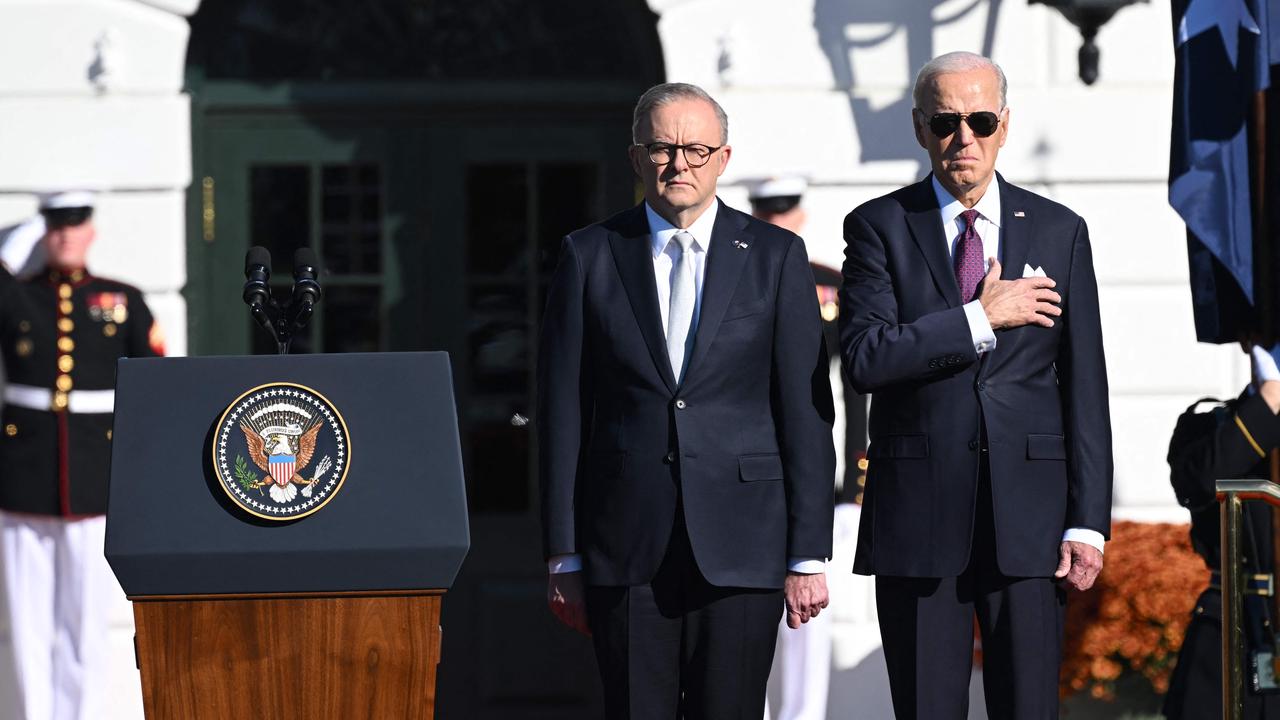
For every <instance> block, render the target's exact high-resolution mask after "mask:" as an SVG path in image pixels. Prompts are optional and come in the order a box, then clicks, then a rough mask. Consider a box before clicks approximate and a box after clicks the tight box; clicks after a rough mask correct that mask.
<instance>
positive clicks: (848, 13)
mask: <svg viewBox="0 0 1280 720" xmlns="http://www.w3.org/2000/svg"><path fill="white" fill-rule="evenodd" d="M1002 2H1003V0H970V1H969V2H968V3H967V4H965V5H964V6H963V7H961V8H959V9H958V10H955V11H951V12H949V13H948V14H946V15H941V16H939V12H938V9H939V8H940V7H941V6H942V5H954V4H955V2H954V0H915V1H913V2H901V1H900V0H814V7H813V24H814V27H815V29H816V30H817V31H818V43H819V44H820V45H821V47H822V52H823V53H824V54H825V55H826V56H827V61H828V62H829V63H831V73H832V75H833V76H834V78H835V83H836V87H837V88H840V89H841V90H843V91H844V92H845V93H847V94H848V96H849V109H850V110H851V111H852V114H853V122H854V127H855V128H856V131H857V133H858V144H859V147H860V148H861V155H860V156H859V157H858V158H856V160H857V161H858V162H873V161H883V160H897V161H902V160H911V161H915V162H916V163H919V164H920V165H921V171H918V172H917V173H916V175H917V176H918V175H920V174H922V172H923V161H922V160H921V156H920V148H919V147H917V146H916V142H915V139H914V138H913V137H912V135H911V134H910V133H909V132H904V131H903V130H904V127H906V126H905V123H906V122H907V118H909V117H910V115H911V109H912V107H914V102H913V101H912V99H911V88H910V87H907V88H906V89H905V90H904V92H903V94H902V97H900V98H898V99H897V100H895V101H894V102H892V103H889V104H887V105H883V106H879V105H880V104H879V103H873V102H872V100H871V98H869V97H867V96H866V95H865V94H860V93H859V92H857V91H856V90H857V89H858V88H865V87H867V86H869V85H874V84H875V83H876V78H868V77H859V76H858V74H857V72H856V70H855V67H854V63H853V59H852V56H853V54H854V53H855V52H857V51H859V50H866V49H870V48H874V47H877V46H880V45H883V44H884V43H886V42H889V41H890V40H891V39H893V38H895V37H896V36H898V35H899V34H905V35H906V49H907V50H906V58H904V61H905V62H906V67H907V77H908V78H909V80H908V84H909V83H910V82H912V81H914V78H915V72H916V71H917V70H918V69H919V68H920V67H921V66H922V65H924V64H925V63H926V62H928V61H929V60H930V59H932V58H933V57H934V55H935V54H937V50H935V48H934V43H933V34H934V31H935V30H936V29H938V28H940V27H944V26H946V25H950V24H952V23H954V22H957V21H959V20H961V19H963V18H966V17H967V16H969V15H970V14H971V13H973V12H976V11H978V10H979V9H980V8H982V7H983V6H986V8H987V17H986V25H985V28H984V29H983V35H982V47H980V48H942V50H946V51H951V50H957V49H971V50H973V51H975V52H980V53H982V54H983V55H986V56H990V55H991V48H992V45H993V44H994V38H995V29H996V21H997V20H998V18H999V15H1000V4H1001V3H1002ZM852 26H863V27H864V29H865V30H866V31H868V32H874V35H872V36H870V37H865V38H862V37H859V39H854V37H852V35H853V33H851V32H850V30H851V29H852ZM858 35H859V36H861V33H858Z"/></svg>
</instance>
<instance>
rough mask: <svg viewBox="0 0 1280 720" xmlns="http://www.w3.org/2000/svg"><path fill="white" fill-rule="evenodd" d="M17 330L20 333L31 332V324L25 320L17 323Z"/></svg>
mask: <svg viewBox="0 0 1280 720" xmlns="http://www.w3.org/2000/svg"><path fill="white" fill-rule="evenodd" d="M18 329H19V330H21V331H22V332H31V323H30V322H29V321H27V320H23V321H21V322H19V323H18Z"/></svg>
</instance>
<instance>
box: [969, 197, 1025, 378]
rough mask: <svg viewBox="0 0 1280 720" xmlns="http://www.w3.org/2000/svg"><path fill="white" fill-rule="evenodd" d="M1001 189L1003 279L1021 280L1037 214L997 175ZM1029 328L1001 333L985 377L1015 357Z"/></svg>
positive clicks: (986, 357) (985, 362)
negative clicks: (1020, 342) (1014, 352)
mask: <svg viewBox="0 0 1280 720" xmlns="http://www.w3.org/2000/svg"><path fill="white" fill-rule="evenodd" d="M996 178H997V179H998V180H999V187H1000V257H1001V260H1000V262H1001V267H1000V279H1001V280H1018V279H1020V278H1021V277H1022V272H1023V266H1024V265H1026V263H1027V258H1028V257H1029V254H1030V252H1031V238H1032V237H1033V234H1032V232H1031V231H1032V227H1033V223H1034V215H1033V214H1032V213H1029V212H1027V203H1026V200H1025V198H1026V193H1024V192H1023V191H1022V190H1020V189H1019V188H1017V187H1014V186H1012V185H1010V184H1009V183H1007V182H1005V179H1004V178H1003V177H1001V176H1000V174H999V173H997V174H996ZM1028 330H1029V328H1027V327H1020V328H1015V329H1013V330H1010V331H1003V332H1001V333H1000V335H999V338H1000V341H999V344H997V345H996V349H995V350H993V351H992V352H990V353H987V354H985V355H983V357H982V360H983V363H982V370H981V374H982V376H983V377H985V376H986V375H988V374H989V373H990V372H991V370H992V368H993V364H994V363H1002V362H1004V359H1006V358H1009V357H1012V355H1013V349H1014V348H1015V347H1017V345H1018V342H1019V341H1020V340H1021V339H1022V338H1023V336H1024V335H1025V334H1026V333H1027V331H1028Z"/></svg>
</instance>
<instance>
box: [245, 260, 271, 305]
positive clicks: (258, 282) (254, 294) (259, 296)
mask: <svg viewBox="0 0 1280 720" xmlns="http://www.w3.org/2000/svg"><path fill="white" fill-rule="evenodd" d="M244 277H245V284H244V302H245V304H246V305H248V306H249V307H254V306H255V305H256V306H258V307H262V306H264V305H269V304H270V303H271V286H270V285H268V284H267V283H268V282H270V280H271V253H270V252H268V251H267V249H266V248H264V247H262V246H261V245H254V246H253V247H251V248H249V252H247V253H245V254H244Z"/></svg>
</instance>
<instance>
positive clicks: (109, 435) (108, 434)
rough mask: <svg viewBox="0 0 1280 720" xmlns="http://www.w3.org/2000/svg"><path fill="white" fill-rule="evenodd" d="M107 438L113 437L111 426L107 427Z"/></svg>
mask: <svg viewBox="0 0 1280 720" xmlns="http://www.w3.org/2000/svg"><path fill="white" fill-rule="evenodd" d="M107 439H108V440H110V439H111V428H107Z"/></svg>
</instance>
